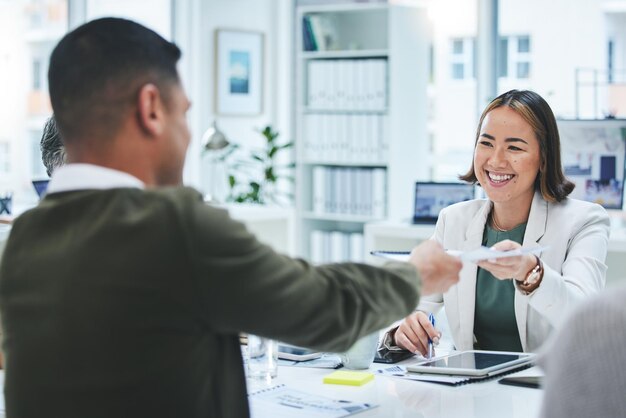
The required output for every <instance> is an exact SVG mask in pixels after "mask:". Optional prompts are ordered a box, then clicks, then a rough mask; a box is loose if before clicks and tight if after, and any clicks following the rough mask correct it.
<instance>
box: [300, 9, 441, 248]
mask: <svg viewBox="0 0 626 418" xmlns="http://www.w3.org/2000/svg"><path fill="white" fill-rule="evenodd" d="M315 14H319V15H325V16H319V17H320V19H321V20H322V21H324V19H325V21H326V22H329V25H334V26H332V27H331V29H330V30H329V32H328V33H330V34H332V35H333V36H334V38H333V39H334V41H335V42H334V44H333V46H331V47H332V48H335V49H336V50H322V51H304V50H303V49H304V35H303V33H304V32H303V26H302V25H303V19H304V17H305V16H307V15H315ZM296 15H297V19H296V27H295V31H296V32H295V34H296V37H297V39H298V42H297V43H296V50H297V51H300V52H297V53H296V55H295V57H294V69H295V79H296V84H295V85H296V94H295V96H294V98H295V103H294V106H293V118H294V122H295V126H296V135H295V142H296V162H297V174H296V181H297V182H298V184H299V186H300V190H299V193H298V195H297V201H296V225H297V230H296V236H297V237H298V240H299V241H298V244H299V247H298V252H299V255H301V256H303V257H309V256H310V254H311V252H310V251H311V246H312V244H311V237H312V232H314V231H318V230H321V231H325V232H328V231H338V232H342V233H348V234H353V233H357V234H358V233H362V232H363V230H364V226H365V224H368V223H371V222H379V221H380V220H381V219H380V218H381V217H392V218H401V217H402V216H408V214H410V213H411V211H412V207H413V202H412V194H413V187H414V184H415V183H414V182H415V181H416V180H427V179H429V168H428V167H427V166H424V165H417V164H415V155H427V154H428V153H429V145H428V127H427V120H426V110H427V108H428V98H427V87H428V71H429V65H428V59H429V21H428V15H427V9H426V8H425V7H419V6H418V7H414V6H412V5H408V6H407V5H406V3H403V5H399V4H390V3H373V4H372V3H369V4H367V3H349V4H340V5H318V6H315V5H312V6H303V7H300V8H298V9H297V11H296ZM307 44H308V41H307ZM324 60H326V61H324ZM333 60H336V61H333ZM359 60H361V61H363V62H357V61H359ZM343 61H348V62H343ZM350 61H353V62H350ZM377 61H383V62H384V64H383V70H379V68H380V67H377V65H379V63H378V62H377ZM353 69H355V70H353ZM347 71H355V72H354V74H353V75H352V76H350V77H347V78H346V79H345V80H356V83H358V84H355V85H358V86H359V88H358V89H355V88H354V85H352V84H349V87H348V88H345V90H346V91H345V92H343V93H344V94H345V95H341V94H339V95H338V97H339V98H340V99H339V101H337V102H331V103H326V102H325V101H324V100H326V101H328V97H334V96H333V95H334V94H336V93H335V92H333V91H332V89H333V88H335V87H334V86H337V85H339V86H343V85H344V84H342V83H343V81H342V80H344V78H343V77H346V73H347ZM381 72H382V75H380V76H379V78H377V76H378V75H379V74H381ZM320 74H321V75H322V76H326V75H328V74H330V75H331V76H333V75H334V76H335V77H337V78H336V79H331V80H330V82H328V86H327V87H326V90H323V89H322V91H326V94H327V95H326V96H325V97H324V96H323V95H322V94H320V95H319V96H317V95H316V94H317V93H318V91H320V88H319V86H320V83H315V88H311V85H310V84H309V83H310V80H319V77H321V75H320ZM364 74H365V75H364ZM309 77H311V79H309ZM359 77H360V78H359ZM381 79H382V80H384V83H379V84H377V82H378V81H379V80H381ZM337 80H339V81H337ZM363 80H365V81H366V82H363ZM346 83H347V82H346ZM321 84H322V85H325V83H324V82H323V83H321ZM381 85H382V86H384V96H383V95H380V94H379V93H378V92H380V91H381V90H382V89H380V88H378V86H381ZM372 86H374V88H372V90H373V91H374V92H375V95H374V96H372V95H371V93H370V92H369V91H368V90H367V89H368V88H371V87H372ZM407 86H411V88H410V89H409V88H407ZM309 88H311V90H309ZM341 89H342V88H340V89H339V90H341ZM311 91H313V92H314V93H313V94H311ZM328 91H330V92H331V93H330V94H329V93H328ZM356 91H358V92H359V93H360V94H354V92H356ZM352 95H354V97H356V98H358V99H362V98H368V99H366V100H365V101H364V102H361V103H359V102H358V101H357V100H356V99H355V100H345V97H352ZM320 97H322V99H321V101H320V99H319V98H320ZM370 97H375V98H376V99H375V100H379V99H380V100H381V101H378V102H377V101H375V100H374V102H371V101H367V100H371V99H369V98H370ZM311 98H313V99H317V100H318V101H317V102H313V103H311V104H312V105H311V107H309V106H310V105H309V100H311ZM364 103H367V104H364ZM357 104H359V105H361V106H360V107H363V108H364V109H358V108H357V106H356V105H357ZM350 105H354V108H348V109H345V107H346V106H350ZM332 107H337V108H338V109H331V108H332ZM367 107H369V108H370V109H365V108H367ZM324 108H328V109H324ZM376 109H377V110H376ZM344 117H345V118H346V120H344V119H342V118H344ZM343 129H345V131H343ZM329 144H331V145H332V146H330V149H328V146H329ZM335 151H337V152H338V154H337V156H334V155H331V154H333V152H335ZM329 157H330V158H329ZM350 159H353V160H355V161H350V162H344V161H345V160H350ZM336 169H337V170H336ZM343 169H346V170H343ZM360 169H363V170H362V171H360ZM370 169H371V173H370V172H369V171H370ZM381 169H382V170H381ZM381 172H383V174H384V176H383V175H381ZM331 175H332V177H330V180H328V179H329V177H328V176H331ZM335 176H336V177H335ZM320 178H323V179H324V180H323V183H320ZM316 179H317V180H316ZM381 179H382V180H381ZM362 180H363V181H362ZM328 181H330V183H329V184H331V185H332V186H331V189H333V190H334V191H333V192H332V193H330V196H331V197H330V198H328V197H327V195H328V189H329V188H328V187H325V186H323V187H321V188H320V187H317V186H316V185H318V184H326V182H328ZM346 184H347V186H346ZM381 184H382V188H383V189H382V190H383V192H382V193H381V192H380V190H381ZM355 185H358V186H359V187H358V188H357V187H355ZM363 185H365V187H360V186H363ZM370 185H371V186H370ZM370 187H371V189H370ZM320 189H321V190H320ZM346 189H347V190H350V191H355V190H356V192H355V193H354V195H352V194H351V196H348V197H347V198H348V199H352V198H355V197H354V196H357V197H356V199H357V200H358V199H359V198H360V199H366V200H367V199H372V201H373V202H377V203H376V206H373V207H375V208H376V210H374V213H376V214H377V215H379V214H384V216H376V217H372V216H362V215H346V214H331V213H326V214H320V213H319V212H314V208H315V209H318V208H319V207H320V201H321V200H324V199H330V200H333V199H335V200H338V199H343V198H344V196H345V195H344V194H342V193H343V192H342V190H346ZM337 190H339V192H338V191H337ZM370 190H371V192H370ZM315 193H317V195H314V194H315ZM337 195H338V196H340V197H337ZM320 196H322V199H320ZM381 201H382V204H381V203H380V202H381ZM316 205H317V206H316ZM322 207H324V206H322ZM331 207H332V206H331ZM348 207H351V206H350V205H348ZM381 208H382V210H381Z"/></svg>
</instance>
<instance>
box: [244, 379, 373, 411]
mask: <svg viewBox="0 0 626 418" xmlns="http://www.w3.org/2000/svg"><path fill="white" fill-rule="evenodd" d="M248 400H249V402H250V416H251V417H252V418H292V417H294V416H297V417H301V418H307V417H311V418H313V417H318V418H319V417H334V418H339V417H347V416H348V415H352V414H356V413H357V412H361V411H366V410H368V409H372V408H375V407H377V406H378V405H372V404H369V403H358V402H350V401H344V400H335V399H331V398H327V397H325V396H319V395H315V394H312V393H305V392H301V391H299V390H295V389H291V388H289V387H286V386H284V385H279V386H274V387H271V388H268V389H264V390H260V391H258V392H254V393H250V394H249V395H248Z"/></svg>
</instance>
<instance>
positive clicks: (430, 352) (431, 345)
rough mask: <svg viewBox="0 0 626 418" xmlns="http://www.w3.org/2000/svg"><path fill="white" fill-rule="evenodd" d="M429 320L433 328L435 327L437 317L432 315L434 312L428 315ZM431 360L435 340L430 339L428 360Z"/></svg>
mask: <svg viewBox="0 0 626 418" xmlns="http://www.w3.org/2000/svg"><path fill="white" fill-rule="evenodd" d="M428 320H429V321H430V323H431V324H432V326H433V327H434V326H435V315H433V314H432V312H431V313H430V314H429V315H428ZM431 358H433V340H432V339H431V338H430V337H428V359H429V360H430V359H431Z"/></svg>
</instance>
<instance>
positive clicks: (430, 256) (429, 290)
mask: <svg viewBox="0 0 626 418" xmlns="http://www.w3.org/2000/svg"><path fill="white" fill-rule="evenodd" d="M409 263H411V264H413V265H414V266H415V267H416V268H417V271H418V272H419V274H420V278H421V279H422V295H431V294H434V293H444V292H445V291H446V290H448V289H449V288H450V286H453V285H455V284H457V283H458V281H459V272H460V271H461V267H463V264H462V263H461V260H460V259H459V258H458V257H454V256H451V255H448V254H446V252H445V251H444V250H443V247H442V246H441V245H440V244H439V243H437V242H435V241H432V240H428V241H425V242H423V243H421V244H420V245H418V246H417V247H415V248H413V251H411V257H410V258H409Z"/></svg>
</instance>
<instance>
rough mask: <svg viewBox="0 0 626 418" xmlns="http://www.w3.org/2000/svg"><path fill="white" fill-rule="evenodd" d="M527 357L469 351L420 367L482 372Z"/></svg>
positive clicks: (423, 364)
mask: <svg viewBox="0 0 626 418" xmlns="http://www.w3.org/2000/svg"><path fill="white" fill-rule="evenodd" d="M526 357H527V356H524V357H522V356H520V355H517V354H499V353H480V352H471V351H469V352H464V353H459V354H455V355H452V356H449V357H445V358H442V359H439V360H435V361H431V362H428V363H422V364H420V366H422V367H441V368H452V369H476V370H481V369H487V368H489V367H493V366H498V365H500V364H504V363H508V362H510V361H515V360H519V359H521V358H526Z"/></svg>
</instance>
